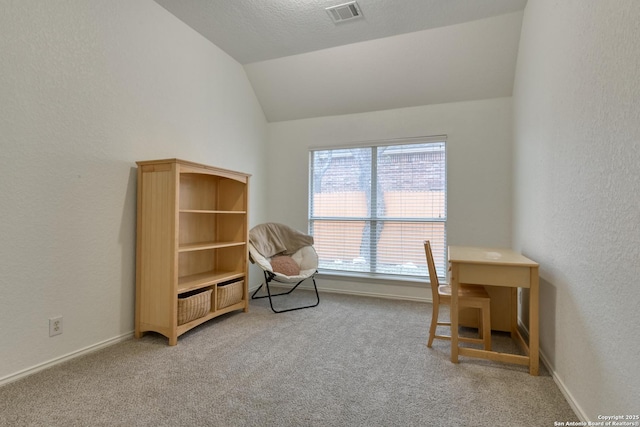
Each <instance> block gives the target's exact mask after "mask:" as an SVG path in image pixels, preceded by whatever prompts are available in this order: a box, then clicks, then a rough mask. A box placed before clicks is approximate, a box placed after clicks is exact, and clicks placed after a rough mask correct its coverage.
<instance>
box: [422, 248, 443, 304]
mask: <svg viewBox="0 0 640 427" xmlns="http://www.w3.org/2000/svg"><path fill="white" fill-rule="evenodd" d="M424 253H425V255H426V257H427V267H428V268H429V281H430V282H431V296H432V298H433V303H434V304H437V303H438V302H439V301H440V298H439V294H438V286H440V283H439V282H438V272H437V271H436V263H435V262H434V261H433V253H432V252H431V242H429V241H428V240H425V241H424Z"/></svg>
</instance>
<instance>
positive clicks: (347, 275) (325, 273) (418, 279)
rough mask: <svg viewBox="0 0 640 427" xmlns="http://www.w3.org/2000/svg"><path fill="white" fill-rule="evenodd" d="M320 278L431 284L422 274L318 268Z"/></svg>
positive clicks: (402, 284) (385, 283) (401, 284)
mask: <svg viewBox="0 0 640 427" xmlns="http://www.w3.org/2000/svg"><path fill="white" fill-rule="evenodd" d="M316 277H318V278H320V279H333V280H341V281H350V282H369V283H371V282H375V283H379V284H383V285H395V286H419V287H423V286H425V285H428V284H429V278H428V277H422V276H393V275H380V274H367V273H356V272H346V271H345V272H342V271H341V272H337V271H333V270H318V274H317V276H316Z"/></svg>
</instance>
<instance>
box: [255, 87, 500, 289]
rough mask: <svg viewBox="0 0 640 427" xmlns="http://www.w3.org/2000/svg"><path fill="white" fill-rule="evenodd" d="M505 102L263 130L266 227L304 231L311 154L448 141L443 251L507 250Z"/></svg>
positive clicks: (330, 284)
mask: <svg viewBox="0 0 640 427" xmlns="http://www.w3.org/2000/svg"><path fill="white" fill-rule="evenodd" d="M511 108H512V105H511V98H498V99H490V100H483V101H469V102H458V103H450V104H440V105H430V106H422V107H412V108H403V109H395V110H386V111H378V112H372V113H361V114H350V115H342V116H332V117H319V118H314V119H304V120H293V121H287V122H276V123H269V125H268V130H269V153H268V160H269V172H268V176H269V200H268V207H269V208H268V212H269V215H268V217H269V219H270V220H271V221H278V222H284V223H286V224H290V225H292V226H293V227H296V228H298V229H300V230H306V229H307V212H308V175H309V148H311V147H326V146H335V145H340V144H348V143H354V142H360V141H374V140H383V139H395V138H403V137H412V136H428V135H443V134H446V135H447V137H448V139H447V156H448V158H447V176H448V194H447V197H448V201H447V202H448V203H447V204H448V212H447V216H448V222H447V238H448V242H449V244H468V245H488V246H501V247H508V246H510V244H511V203H512V201H511V138H512V127H511V121H512V115H511ZM319 286H321V287H324V288H331V289H341V290H344V289H350V290H353V291H357V292H363V293H372V294H377V295H395V296H404V297H415V298H425V297H428V298H430V294H429V290H428V289H426V287H421V288H415V287H410V288H406V289H403V288H400V287H398V286H386V285H384V284H382V285H377V284H372V283H371V282H370V281H369V282H366V283H361V282H360V283H358V282H353V283H351V282H350V283H346V282H341V283H337V281H336V280H322V281H321V282H319Z"/></svg>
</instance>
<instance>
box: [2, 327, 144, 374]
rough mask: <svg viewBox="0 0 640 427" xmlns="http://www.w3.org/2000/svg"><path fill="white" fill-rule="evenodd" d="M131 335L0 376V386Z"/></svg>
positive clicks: (111, 339)
mask: <svg viewBox="0 0 640 427" xmlns="http://www.w3.org/2000/svg"><path fill="white" fill-rule="evenodd" d="M132 336H133V331H131V332H127V333H126V334H123V335H120V336H117V337H114V338H110V339H108V340H105V341H102V342H99V343H96V344H93V345H90V346H88V347H85V348H82V349H80V350H76V351H73V352H71V353H68V354H65V355H64V356H60V357H56V358H55V359H51V360H49V361H47V362H43V363H40V364H39V365H36V366H32V367H31V368H27V369H24V370H22V371H18V372H16V373H14V374H11V375H8V376H6V377H3V378H0V387H1V386H3V385H5V384H9V383H11V382H14V381H17V380H19V379H21V378H24V377H27V376H29V375H32V374H35V373H36V372H40V371H43V370H45V369H48V368H51V367H52V366H55V365H59V364H61V363H64V362H67V361H69V360H71V359H75V358H76V357H79V356H84V355H85V354H89V353H92V352H94V351H98V350H100V349H103V348H105V347H109V346H110V345H113V344H116V343H119V342H121V341H124V340H127V339H129V338H131V337H132Z"/></svg>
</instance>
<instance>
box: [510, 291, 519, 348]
mask: <svg viewBox="0 0 640 427" xmlns="http://www.w3.org/2000/svg"><path fill="white" fill-rule="evenodd" d="M509 289H510V290H509V293H510V295H509V311H510V312H511V320H510V323H511V339H516V338H517V337H518V288H509Z"/></svg>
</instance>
